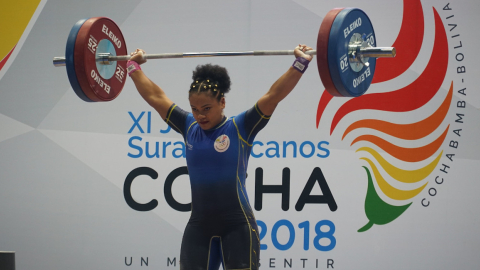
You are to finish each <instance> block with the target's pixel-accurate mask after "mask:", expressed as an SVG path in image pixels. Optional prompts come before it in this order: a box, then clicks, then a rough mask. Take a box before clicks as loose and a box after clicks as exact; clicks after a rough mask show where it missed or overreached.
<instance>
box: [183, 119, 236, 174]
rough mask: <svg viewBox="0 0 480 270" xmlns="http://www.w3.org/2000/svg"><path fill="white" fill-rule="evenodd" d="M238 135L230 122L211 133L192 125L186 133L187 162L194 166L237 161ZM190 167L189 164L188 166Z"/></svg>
mask: <svg viewBox="0 0 480 270" xmlns="http://www.w3.org/2000/svg"><path fill="white" fill-rule="evenodd" d="M238 139H239V138H238V133H237V130H236V128H235V125H234V124H233V122H232V120H228V121H227V122H226V123H225V124H224V125H223V126H221V127H219V128H218V129H215V130H211V131H204V130H202V129H201V128H200V127H198V125H194V126H193V127H192V128H191V129H190V130H189V132H188V133H187V140H186V143H185V146H186V156H187V161H188V162H189V163H190V162H194V163H195V164H198V163H201V164H209V163H213V164H217V165H218V164H224V163H230V162H232V161H235V160H237V159H238V148H239V142H238ZM190 165H191V164H190Z"/></svg>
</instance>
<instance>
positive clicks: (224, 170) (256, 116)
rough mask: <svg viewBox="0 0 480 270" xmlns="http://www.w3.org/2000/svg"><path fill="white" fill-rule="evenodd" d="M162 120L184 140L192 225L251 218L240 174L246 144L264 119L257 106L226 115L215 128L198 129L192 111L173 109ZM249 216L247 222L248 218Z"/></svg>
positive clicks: (243, 168) (243, 171) (244, 168)
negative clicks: (232, 115)
mask: <svg viewBox="0 0 480 270" xmlns="http://www.w3.org/2000/svg"><path fill="white" fill-rule="evenodd" d="M170 110H171V111H172V112H173V116H171V117H169V118H167V119H166V122H167V123H169V125H171V126H172V128H174V129H175V130H177V131H178V132H180V133H181V134H182V135H183V137H184V139H185V147H186V159H187V166H188V172H189V175H190V184H191V190H192V213H191V217H190V221H189V223H190V224H192V225H195V224H198V225H201V224H208V223H211V222H212V221H213V222H215V223H217V224H239V223H247V222H251V220H252V219H254V217H253V211H252V208H251V207H250V204H249V202H248V197H247V192H246V186H245V178H246V171H247V165H248V157H249V155H250V151H251V145H252V143H253V139H254V137H255V135H256V134H257V132H258V131H259V130H260V129H262V128H263V127H264V126H265V125H266V123H267V122H268V117H266V116H264V115H262V114H261V112H260V111H259V110H258V108H256V107H253V108H252V109H250V110H248V111H246V112H243V113H241V114H239V115H237V116H235V117H232V118H229V119H225V120H224V121H223V122H221V123H220V124H219V125H217V126H216V127H215V128H212V129H210V130H203V129H201V128H200V126H199V125H198V124H197V123H196V122H195V119H194V118H193V116H192V114H191V113H186V112H185V111H183V110H181V109H179V108H178V107H177V108H176V109H174V108H173V106H172V108H171V109H170ZM249 220H250V221H249Z"/></svg>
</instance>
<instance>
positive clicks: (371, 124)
mask: <svg viewBox="0 0 480 270" xmlns="http://www.w3.org/2000/svg"><path fill="white" fill-rule="evenodd" d="M403 5H404V15H403V21H402V26H401V30H400V32H399V35H398V37H397V40H396V41H395V43H394V44H393V47H396V48H397V52H398V54H397V57H396V58H394V59H378V60H377V67H376V70H375V75H374V78H373V81H372V83H380V82H385V81H388V80H391V79H393V78H396V77H398V76H399V75H401V74H403V73H404V72H405V71H407V69H408V68H409V67H410V66H411V65H412V64H413V62H414V61H415V59H416V58H417V56H418V54H419V51H420V48H421V47H422V41H423V36H424V16H423V10H422V6H421V2H420V1H407V0H404V4H403ZM433 13H434V20H435V40H434V47H433V50H432V52H431V57H430V60H429V62H428V64H427V66H426V68H425V69H424V71H423V72H422V74H420V75H419V76H418V78H417V79H416V80H415V81H413V82H412V83H410V84H409V85H407V86H405V87H403V88H401V89H396V90H390V91H385V92H383V93H367V94H365V95H363V96H360V97H357V98H353V99H349V100H348V101H346V102H345V103H344V104H343V105H342V106H341V107H340V108H339V109H338V111H337V112H336V113H335V115H334V117H333V120H332V123H331V127H330V135H332V134H333V132H334V131H335V129H336V127H337V125H338V123H339V122H340V121H341V120H342V119H343V118H344V117H345V116H346V115H347V114H350V113H352V112H356V115H361V110H376V111H380V112H388V114H385V115H384V116H383V117H384V118H383V119H385V117H386V118H387V119H388V120H380V119H362V120H359V121H356V122H354V123H352V124H350V125H349V126H348V127H347V128H346V129H345V131H344V132H343V136H342V140H344V139H345V138H346V136H347V135H349V134H350V137H352V136H356V137H355V138H354V139H353V140H352V142H351V146H355V147H356V148H357V149H356V152H358V153H361V154H365V155H364V156H363V157H361V158H360V159H361V160H362V161H364V162H365V166H363V167H364V168H365V170H366V176H367V179H368V188H367V194H366V199H365V214H366V216H367V218H368V220H369V221H368V223H367V224H366V225H364V226H363V227H362V228H360V229H359V230H358V232H364V231H367V230H368V229H370V228H371V227H372V226H373V225H374V224H377V225H384V224H388V223H390V222H392V221H393V220H395V219H396V218H398V217H399V216H400V215H402V213H404V212H405V211H406V210H407V209H408V208H409V207H410V206H411V204H412V202H413V201H412V200H413V198H415V197H416V196H417V195H418V194H419V193H420V192H421V191H422V190H424V189H425V187H426V186H427V184H428V180H427V177H428V176H430V175H431V174H432V172H433V170H434V169H435V168H436V166H437V165H438V164H439V161H440V158H441V157H442V154H443V150H442V149H441V147H442V144H443V143H444V141H445V138H446V136H447V133H448V130H449V127H450V125H448V126H446V127H445V124H444V125H442V123H443V122H444V120H445V117H446V115H447V113H448V111H449V109H450V105H451V101H452V92H453V82H452V83H451V86H450V90H449V91H448V94H447V95H446V97H445V98H444V100H443V103H442V104H441V105H440V106H438V107H437V108H436V110H435V111H434V112H433V113H429V115H424V116H423V115H422V112H424V111H426V110H418V109H420V108H425V107H426V104H427V103H428V102H429V101H430V100H432V98H433V97H434V96H436V95H437V93H438V91H439V90H440V88H441V86H442V84H443V82H444V80H445V76H446V72H447V68H448V41H447V35H446V31H445V29H444V26H443V23H442V20H441V18H440V16H439V14H438V12H437V10H436V9H435V8H433ZM440 95H441V94H440ZM330 100H332V96H331V95H330V94H328V93H327V92H326V91H325V92H324V93H323V95H322V97H321V99H320V102H319V105H318V110H317V128H318V125H319V122H320V119H321V118H322V115H323V112H324V111H325V109H326V107H327V105H328V104H329V102H330ZM414 110H418V111H416V112H415V113H416V114H418V115H422V116H421V117H422V118H421V120H418V119H415V120H414V121H411V120H410V121H409V122H407V123H404V121H398V120H397V121H395V118H396V119H399V118H400V117H404V114H405V113H407V112H411V111H414ZM417 112H418V113H417ZM402 119H404V118H402ZM409 119H411V118H409ZM398 122H403V123H398ZM352 131H355V132H352ZM362 132H364V133H363V134H361V135H357V134H360V133H362ZM438 134H440V135H438ZM412 145H413V146H414V147H407V146H412Z"/></svg>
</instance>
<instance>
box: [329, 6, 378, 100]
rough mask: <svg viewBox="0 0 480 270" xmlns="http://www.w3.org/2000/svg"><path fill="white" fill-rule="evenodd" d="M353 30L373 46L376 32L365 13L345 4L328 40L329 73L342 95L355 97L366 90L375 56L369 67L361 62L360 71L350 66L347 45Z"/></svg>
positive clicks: (371, 58)
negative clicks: (346, 6) (345, 6)
mask: <svg viewBox="0 0 480 270" xmlns="http://www.w3.org/2000/svg"><path fill="white" fill-rule="evenodd" d="M355 33H357V34H359V35H360V36H363V37H364V39H365V40H368V42H369V43H370V45H371V46H373V47H375V46H376V39H375V32H374V31H373V26H372V23H371V22H370V19H369V18H368V16H367V14H365V12H364V11H363V10H361V9H358V8H345V9H343V10H342V11H340V12H339V13H338V15H337V16H336V17H335V20H334V22H333V24H332V28H331V30H330V36H329V40H328V66H329V69H330V75H331V77H332V81H333V83H334V84H335V88H336V89H337V90H338V92H339V93H340V94H341V95H342V96H345V97H358V96H361V95H363V93H365V91H367V89H368V87H369V86H370V84H371V83H372V79H373V74H374V72H375V64H376V60H377V59H376V58H374V57H370V58H369V60H368V63H369V64H370V65H369V66H368V67H367V66H363V68H361V69H360V70H359V71H355V70H353V69H352V67H351V65H350V59H349V54H348V53H349V51H348V45H349V43H350V40H351V38H352V36H353V35H354V34H355Z"/></svg>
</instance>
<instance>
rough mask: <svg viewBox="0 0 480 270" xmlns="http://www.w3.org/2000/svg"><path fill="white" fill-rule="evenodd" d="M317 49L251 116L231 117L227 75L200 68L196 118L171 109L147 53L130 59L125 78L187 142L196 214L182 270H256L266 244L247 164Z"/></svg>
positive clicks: (194, 94)
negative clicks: (151, 74)
mask: <svg viewBox="0 0 480 270" xmlns="http://www.w3.org/2000/svg"><path fill="white" fill-rule="evenodd" d="M309 50H312V48H310V47H308V46H306V45H299V46H297V47H296V48H295V50H294V54H295V57H296V59H295V61H294V63H293V65H292V66H291V67H290V68H289V69H288V70H287V72H285V74H283V75H282V76H281V77H280V78H279V79H278V80H277V81H276V82H275V83H274V84H273V85H272V86H271V88H270V90H268V92H267V93H266V94H265V95H263V96H262V97H261V98H260V99H259V100H258V101H257V103H256V104H255V105H254V106H253V107H252V108H250V109H248V110H247V111H244V112H242V113H240V114H239V115H237V116H235V117H230V118H227V117H226V116H225V115H224V114H223V109H224V108H225V95H226V94H227V93H228V92H229V90H230V77H229V76H228V73H227V70H226V69H225V68H223V67H220V66H216V65H211V64H207V65H203V66H197V68H196V69H195V70H194V71H193V76H192V79H193V82H192V83H191V84H190V90H189V92H188V99H189V101H190V107H191V112H187V111H184V110H182V109H181V108H180V107H178V106H177V105H176V104H175V103H173V102H172V101H171V100H170V99H169V98H168V97H167V96H166V94H165V92H164V91H163V90H162V89H161V88H160V87H159V86H157V85H156V84H155V83H153V82H152V81H151V80H150V79H149V78H147V76H145V74H144V73H143V71H142V70H141V68H140V65H141V64H143V63H145V62H146V60H144V59H143V54H144V53H145V52H144V51H143V50H140V49H137V50H136V51H135V52H133V53H131V56H132V57H131V59H130V61H128V63H127V71H128V73H129V75H130V77H131V78H132V80H133V82H134V83H135V86H136V88H137V90H138V92H139V93H140V95H141V96H142V97H143V98H144V99H145V101H147V103H148V104H150V106H152V107H153V108H154V109H155V110H156V111H157V112H158V113H159V114H160V116H161V117H162V119H164V120H165V122H166V123H167V124H168V125H169V126H170V127H171V128H172V129H174V130H175V131H177V132H178V133H180V134H182V136H183V138H184V140H185V149H186V150H185V151H186V157H187V166H188V172H189V175H190V185H191V189H192V212H191V216H190V220H189V222H188V224H187V226H186V228H185V232H184V235H183V240H182V246H181V252H180V269H181V270H193V269H195V270H197V269H218V268H219V267H220V263H221V264H223V268H224V269H258V267H259V255H260V238H259V235H258V229H257V224H256V221H255V217H254V215H253V210H252V208H251V206H250V204H249V202H248V197H247V193H246V188H245V178H246V172H247V164H248V158H249V156H250V151H251V147H252V143H253V141H254V138H255V136H256V134H257V133H258V132H259V131H260V130H261V129H262V128H263V127H265V125H266V124H267V122H268V120H269V119H270V116H271V115H272V114H273V111H274V110H275V107H276V106H277V104H278V103H279V102H280V101H281V100H283V99H284V98H285V97H286V96H287V95H288V94H289V93H290V92H291V91H292V90H293V88H294V87H295V85H296V84H297V82H298V81H299V80H300V78H301V77H302V74H303V72H304V71H305V70H306V69H307V67H308V63H309V62H310V61H311V60H312V56H310V55H307V54H305V52H306V51H309Z"/></svg>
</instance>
